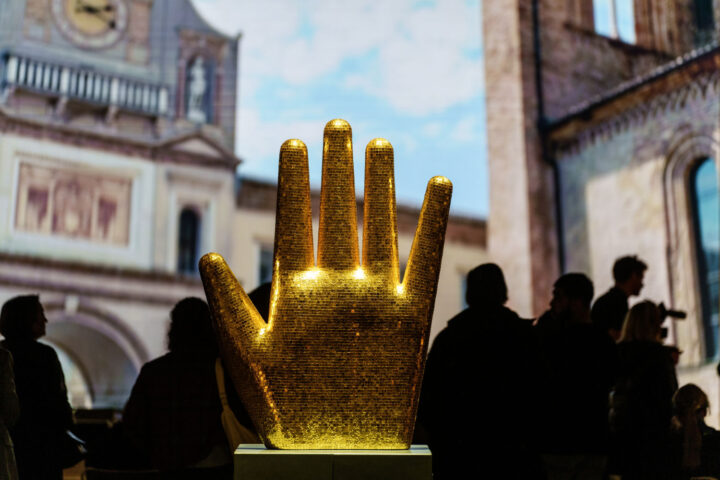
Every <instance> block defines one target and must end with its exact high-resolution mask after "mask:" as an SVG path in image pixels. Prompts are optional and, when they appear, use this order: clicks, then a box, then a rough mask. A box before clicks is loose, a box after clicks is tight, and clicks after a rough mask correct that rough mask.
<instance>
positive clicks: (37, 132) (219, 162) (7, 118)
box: [0, 107, 240, 172]
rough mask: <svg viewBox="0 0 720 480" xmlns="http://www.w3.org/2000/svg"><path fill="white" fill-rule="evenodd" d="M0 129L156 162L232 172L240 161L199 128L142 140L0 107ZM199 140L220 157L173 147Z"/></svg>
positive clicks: (4, 131)
mask: <svg viewBox="0 0 720 480" xmlns="http://www.w3.org/2000/svg"><path fill="white" fill-rule="evenodd" d="M0 132H2V133H14V134H17V135H20V136H24V137H32V138H37V139H47V140H52V141H54V142H58V143H63V144H66V145H73V146H79V147H83V148H93V149H97V150H102V151H106V152H112V153H119V154H121V155H128V156H132V157H139V158H142V159H145V160H150V161H153V162H157V163H176V164H184V165H197V166H202V167H209V168H218V169H223V170H230V171H233V172H234V171H235V168H236V167H237V166H238V164H239V163H240V160H239V159H238V158H237V157H236V156H235V155H234V154H232V152H230V151H229V150H228V149H227V148H225V147H224V146H223V145H221V144H219V143H218V142H217V141H216V140H215V139H213V138H211V137H208V136H207V135H205V134H204V133H203V132H202V130H195V131H191V132H185V133H182V134H179V135H175V136H172V137H164V138H160V139H157V140H142V139H137V138H132V137H127V136H123V135H117V134H112V133H107V132H98V131H92V130H86V129H82V128H77V127H72V126H68V125H64V124H61V123H57V122H52V121H44V120H38V119H35V118H28V117H23V116H20V115H16V114H13V113H11V112H8V111H7V110H6V109H4V108H2V107H0ZM193 138H196V139H200V140H202V141H204V142H207V143H208V144H209V145H211V146H212V147H213V148H215V149H216V150H217V151H218V153H220V157H213V156H208V155H203V154H200V153H193V152H185V151H179V150H176V149H174V148H173V147H174V146H175V145H177V144H178V143H180V142H182V141H184V140H188V139H193Z"/></svg>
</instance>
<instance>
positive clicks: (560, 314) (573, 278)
mask: <svg viewBox="0 0 720 480" xmlns="http://www.w3.org/2000/svg"><path fill="white" fill-rule="evenodd" d="M593 294H594V289H593V284H592V281H591V280H590V279H589V278H588V277H587V276H586V275H584V274H582V273H566V274H565V275H563V276H561V277H560V278H558V279H557V281H555V285H554V288H553V297H552V300H551V301H550V310H551V311H552V314H553V316H555V317H556V318H558V319H562V320H565V321H569V322H578V321H586V320H587V318H588V315H589V313H590V302H592V298H593Z"/></svg>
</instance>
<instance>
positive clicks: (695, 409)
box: [672, 383, 710, 468]
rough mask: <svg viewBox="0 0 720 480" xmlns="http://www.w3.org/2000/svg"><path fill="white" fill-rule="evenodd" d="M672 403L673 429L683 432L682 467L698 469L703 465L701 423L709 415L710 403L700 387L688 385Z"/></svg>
mask: <svg viewBox="0 0 720 480" xmlns="http://www.w3.org/2000/svg"><path fill="white" fill-rule="evenodd" d="M672 403H673V410H675V415H674V416H673V419H672V425H673V428H674V429H675V430H679V431H681V432H682V439H683V456H682V465H683V467H685V468H697V467H698V466H700V465H701V464H702V430H701V429H700V423H702V421H703V418H704V417H705V415H707V411H708V409H709V408H710V402H709V401H708V397H707V395H706V394H705V392H703V391H702V389H701V388H700V387H698V386H697V385H694V384H692V383H688V384H687V385H684V386H683V387H681V388H680V389H679V390H678V391H677V392H675V395H673V399H672Z"/></svg>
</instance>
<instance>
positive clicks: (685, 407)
mask: <svg viewBox="0 0 720 480" xmlns="http://www.w3.org/2000/svg"><path fill="white" fill-rule="evenodd" d="M672 403H673V409H674V410H675V413H676V415H678V416H679V417H682V416H683V415H686V414H690V413H698V412H699V413H707V410H708V409H709V408H710V401H709V400H708V396H707V395H706V394H705V392H703V390H702V388H700V387H698V386H697V385H695V384H694V383H688V384H687V385H683V386H682V387H680V388H679V389H678V391H677V392H675V395H673V399H672ZM703 416H704V415H703Z"/></svg>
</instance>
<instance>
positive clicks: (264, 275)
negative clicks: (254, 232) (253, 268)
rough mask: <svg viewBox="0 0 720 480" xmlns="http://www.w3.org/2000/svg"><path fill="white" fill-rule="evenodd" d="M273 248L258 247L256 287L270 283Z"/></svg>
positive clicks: (266, 246)
mask: <svg viewBox="0 0 720 480" xmlns="http://www.w3.org/2000/svg"><path fill="white" fill-rule="evenodd" d="M272 273H273V247H271V246H268V245H261V246H260V264H259V265H258V285H262V284H263V283H267V282H271V281H272Z"/></svg>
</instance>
